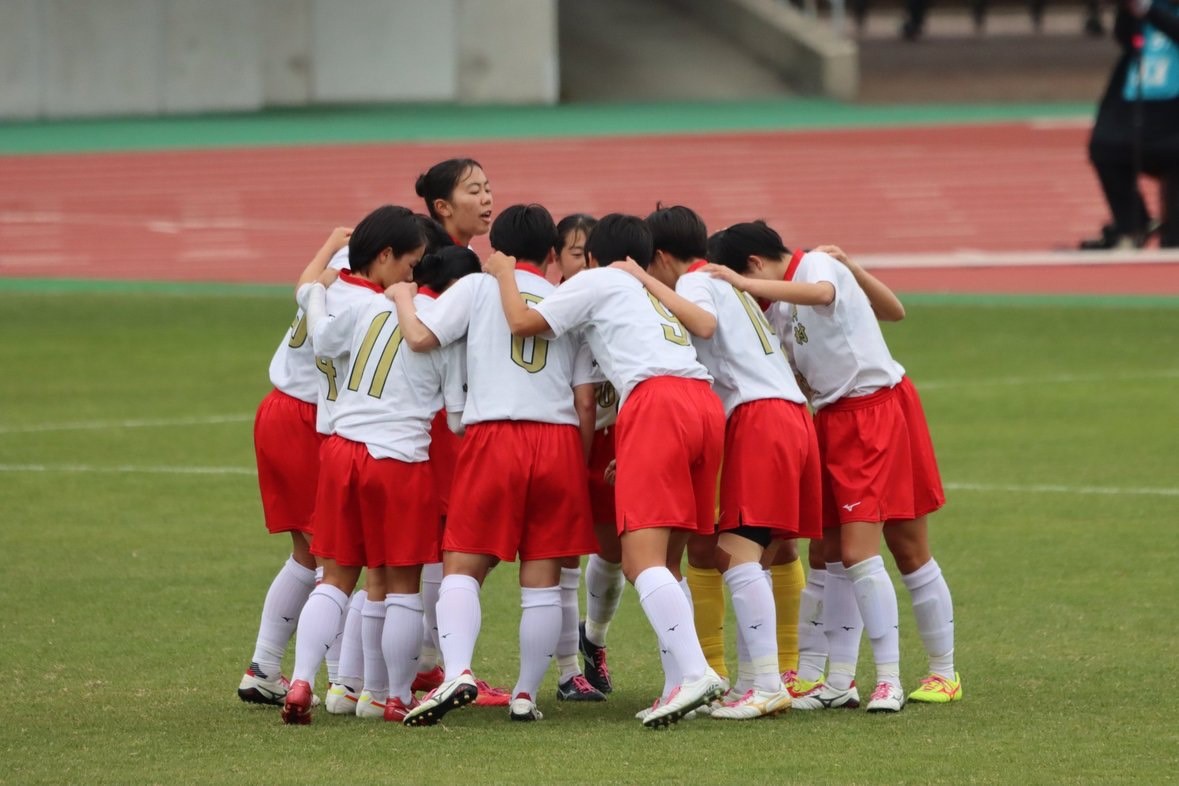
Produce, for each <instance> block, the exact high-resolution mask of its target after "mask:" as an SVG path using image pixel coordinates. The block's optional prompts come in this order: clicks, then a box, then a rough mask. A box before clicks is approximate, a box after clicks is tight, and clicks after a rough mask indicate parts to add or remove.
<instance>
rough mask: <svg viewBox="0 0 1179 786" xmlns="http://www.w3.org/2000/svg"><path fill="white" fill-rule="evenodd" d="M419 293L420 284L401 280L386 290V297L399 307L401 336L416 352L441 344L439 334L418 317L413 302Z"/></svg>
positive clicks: (398, 315)
mask: <svg viewBox="0 0 1179 786" xmlns="http://www.w3.org/2000/svg"><path fill="white" fill-rule="evenodd" d="M417 293H418V285H417V284H410V283H406V282H401V283H398V284H392V285H391V286H389V287H388V288H387V289H386V290H385V297H387V298H389V299H390V300H392V301H393V305H394V306H395V307H396V308H397V324H398V325H399V326H400V328H401V338H402V339H403V340H404V341H405V343H406V344H409V348H410V349H412V350H413V351H414V352H426V351H428V350H431V349H434V348H435V347H437V346H440V343H441V342H439V341H438V336H436V335H434V331H432V330H430V328H428V327H426V325H425V323H424V322H422V320H421V319H419V318H418V308H417V306H415V305H414V304H413V296H414V295H416V294H417Z"/></svg>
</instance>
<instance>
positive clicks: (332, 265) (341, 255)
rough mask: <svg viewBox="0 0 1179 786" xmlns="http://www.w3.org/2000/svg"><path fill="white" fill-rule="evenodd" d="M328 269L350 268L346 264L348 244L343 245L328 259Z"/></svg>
mask: <svg viewBox="0 0 1179 786" xmlns="http://www.w3.org/2000/svg"><path fill="white" fill-rule="evenodd" d="M327 266H328V268H329V269H330V270H350V269H351V268H350V267H349V266H348V246H344V247H343V248H341V249H340V250H339V251H337V252H336V253H335V254H333V255H332V258H331V259H330V260H329V261H328V264H327Z"/></svg>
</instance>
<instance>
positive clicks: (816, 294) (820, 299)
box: [700, 265, 835, 306]
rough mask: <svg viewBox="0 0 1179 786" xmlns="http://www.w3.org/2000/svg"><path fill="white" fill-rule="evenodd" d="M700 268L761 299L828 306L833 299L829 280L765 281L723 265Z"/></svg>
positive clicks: (832, 290)
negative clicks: (812, 281) (815, 281)
mask: <svg viewBox="0 0 1179 786" xmlns="http://www.w3.org/2000/svg"><path fill="white" fill-rule="evenodd" d="M700 270H701V272H704V273H708V274H709V275H711V276H712V277H713V278H719V279H721V280H722V281H727V282H728V283H730V284H732V285H733V286H735V287H736V288H737V289H739V290H741V291H742V292H748V293H749V294H751V295H753V296H754V297H756V298H760V299H762V300H780V301H782V302H784V303H794V304H795V305H798V306H829V305H831V303H832V302H834V300H835V285H834V284H832V283H831V282H829V281H819V282H818V283H815V284H809V283H806V282H802V281H767V280H765V279H762V278H749V277H748V276H743V275H741V274H740V273H738V272H737V271H735V270H733V269H732V268H728V267H725V266H724V265H705V266H704V267H702V268H700Z"/></svg>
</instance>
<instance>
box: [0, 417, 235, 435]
mask: <svg viewBox="0 0 1179 786" xmlns="http://www.w3.org/2000/svg"><path fill="white" fill-rule="evenodd" d="M253 419H254V416H253V415H249V414H241V415H206V416H198V417H190V418H142V419H137V420H80V421H76V422H73V423H31V424H23V425H20V424H10V425H0V434H36V433H39V432H42V431H101V430H103V429H124V428H172V427H174V426H208V425H216V424H218V423H245V422H247V421H251V420H253Z"/></svg>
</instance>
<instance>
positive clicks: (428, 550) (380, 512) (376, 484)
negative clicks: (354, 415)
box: [311, 435, 442, 568]
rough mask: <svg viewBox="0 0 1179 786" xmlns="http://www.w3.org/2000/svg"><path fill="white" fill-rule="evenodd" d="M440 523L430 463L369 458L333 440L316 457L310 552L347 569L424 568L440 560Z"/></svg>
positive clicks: (356, 445) (360, 446) (355, 445)
mask: <svg viewBox="0 0 1179 786" xmlns="http://www.w3.org/2000/svg"><path fill="white" fill-rule="evenodd" d="M441 540H442V523H441V520H440V519H439V516H438V504H437V501H436V499H435V497H434V476H433V473H432V472H431V471H430V462H428V461H419V462H415V463H412V464H408V463H406V462H404V461H398V460H397V459H391V458H382V459H377V458H373V457H372V456H371V455H370V454H369V452H368V446H367V445H365V444H364V443H363V442H353V441H352V440H349V439H344V438H343V437H339V436H336V435H332V436H330V437H328V438H327V439H326V440H325V441H324V443H323V450H322V451H321V452H320V472H319V492H318V494H317V496H316V500H315V536H314V537H313V538H312V540H311V553H312V554H314V555H316V556H317V557H327V558H328V559H334V560H335V561H336V562H337V563H339V564H340V565H344V566H349V567H358V566H361V565H363V566H364V567H366V568H379V567H382V566H385V565H392V566H406V565H425V564H427V563H430V562H438V561H439V559H441V556H442V551H441Z"/></svg>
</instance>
